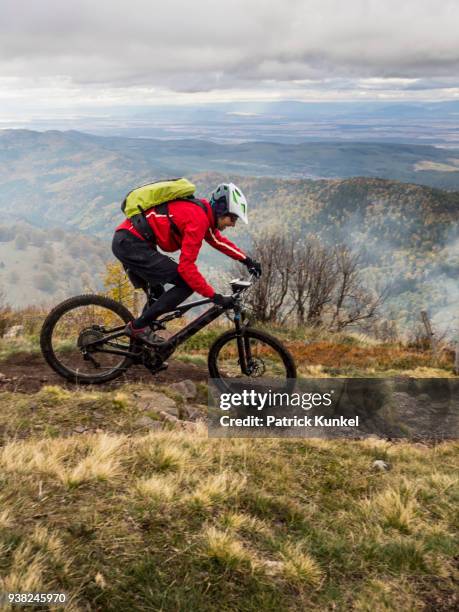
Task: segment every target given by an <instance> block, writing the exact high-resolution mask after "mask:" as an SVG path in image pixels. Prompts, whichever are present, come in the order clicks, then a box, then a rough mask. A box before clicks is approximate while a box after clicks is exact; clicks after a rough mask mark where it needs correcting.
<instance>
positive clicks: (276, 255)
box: [247, 232, 293, 323]
mask: <svg viewBox="0 0 459 612" xmlns="http://www.w3.org/2000/svg"><path fill="white" fill-rule="evenodd" d="M251 256H252V257H253V258H254V259H256V260H257V261H259V262H260V263H261V266H262V269H263V274H262V276H261V278H260V280H259V281H258V282H257V283H256V284H255V285H254V287H253V290H252V291H251V292H250V294H249V295H248V296H247V303H248V305H249V307H250V308H251V310H252V311H253V313H254V315H255V317H256V319H257V320H258V321H261V322H268V321H271V322H279V323H282V322H283V321H284V320H285V318H286V316H287V314H288V313H287V311H286V308H285V306H286V299H287V294H288V286H289V276H290V274H291V268H292V264H293V250H292V242H291V240H289V239H288V238H287V236H285V235H280V234H278V233H276V234H271V233H269V232H264V233H263V234H262V235H261V236H259V237H257V238H256V239H254V247H253V251H252V253H251Z"/></svg>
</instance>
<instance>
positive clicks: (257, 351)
mask: <svg viewBox="0 0 459 612" xmlns="http://www.w3.org/2000/svg"><path fill="white" fill-rule="evenodd" d="M254 280H255V277H254V276H253V275H252V276H251V277H250V279H249V280H244V279H235V280H233V281H231V283H230V284H231V290H232V294H231V295H232V298H233V300H232V306H230V307H228V308H224V307H221V306H217V305H214V304H213V302H212V301H211V300H210V299H200V300H196V301H193V302H189V303H185V304H183V305H181V306H177V308H176V309H175V310H173V311H172V312H169V313H166V314H164V315H162V316H161V317H160V318H158V320H157V321H156V322H155V329H156V328H157V329H166V323H168V322H169V321H172V320H173V319H177V318H180V317H182V316H183V315H184V314H185V313H186V312H187V311H189V310H190V309H192V308H197V307H202V306H204V305H208V304H212V306H211V307H210V308H209V309H208V310H206V311H205V312H203V313H202V314H200V315H199V316H197V317H196V318H195V319H194V320H192V321H191V322H190V323H188V324H187V325H185V326H184V327H183V328H182V329H180V330H179V331H178V332H176V333H175V334H174V335H172V336H171V337H170V338H167V339H162V338H160V339H158V341H157V342H156V341H155V345H154V346H147V345H145V344H143V343H139V342H138V341H136V340H134V339H132V338H130V337H129V336H127V335H126V333H125V327H126V324H127V323H128V322H129V321H131V320H132V319H134V316H133V314H132V313H131V312H130V311H129V310H128V309H127V308H126V306H124V305H123V304H121V303H120V302H116V301H115V300H113V299H111V298H109V297H106V296H103V295H79V296H76V297H72V298H70V299H68V300H66V301H64V302H62V303H61V304H59V305H58V306H56V307H55V308H54V309H53V310H52V311H51V312H50V313H49V315H48V316H47V318H46V320H45V322H44V324H43V327H42V330H41V336H40V346H41V350H42V353H43V356H44V358H45V359H46V361H47V362H48V364H49V365H50V366H51V368H52V369H53V370H54V371H55V372H57V373H58V374H60V375H61V376H62V377H64V378H65V379H66V380H68V381H70V382H72V383H78V384H92V385H93V384H100V383H106V382H108V381H111V380H114V379H116V378H118V377H119V376H122V375H123V373H125V372H126V370H127V369H128V368H129V367H130V366H132V365H133V364H142V365H144V366H145V367H146V368H147V369H148V370H149V371H150V372H151V373H152V374H155V373H157V372H160V371H161V370H164V369H165V368H167V361H166V360H167V359H168V358H169V357H170V356H171V355H172V354H173V353H174V351H175V350H176V349H177V347H179V346H180V345H181V344H183V343H184V342H186V341H187V340H188V339H189V338H191V337H192V336H194V334H196V333H197V332H199V331H200V330H202V329H203V328H204V327H206V326H207V325H209V323H211V322H212V321H214V320H215V319H217V318H218V317H220V316H221V315H223V314H227V315H228V317H229V318H230V320H231V321H232V322H233V323H234V329H232V330H229V331H227V332H224V333H222V335H221V336H219V337H218V338H217V339H216V340H215V341H214V342H213V344H212V345H211V347H210V349H209V355H208V369H209V376H210V378H212V379H216V381H218V383H217V384H218V386H219V387H220V388H221V389H226V390H228V389H230V388H231V384H232V383H235V382H236V381H239V382H245V383H251V382H252V381H253V382H255V381H258V382H261V381H262V379H263V380H264V379H276V380H277V381H280V382H281V386H282V388H284V389H291V388H293V385H294V380H295V378H296V368H295V363H294V360H293V357H292V356H291V354H290V352H289V351H288V350H287V349H286V348H285V347H284V346H283V345H282V343H281V342H279V340H277V339H276V338H274V337H273V336H271V335H270V334H267V333H266V332H264V331H259V330H256V329H253V328H252V327H250V323H249V320H248V318H247V313H246V310H245V307H244V304H243V299H242V298H243V294H244V293H245V292H246V291H247V290H248V289H250V287H251V286H252V284H253V282H254ZM155 289H156V288H155V287H150V286H148V287H147V288H146V294H147V305H149V304H152V303H153V302H154V301H155V299H157V298H156V297H155V296H156V295H157V294H156V293H155V291H154V290H155Z"/></svg>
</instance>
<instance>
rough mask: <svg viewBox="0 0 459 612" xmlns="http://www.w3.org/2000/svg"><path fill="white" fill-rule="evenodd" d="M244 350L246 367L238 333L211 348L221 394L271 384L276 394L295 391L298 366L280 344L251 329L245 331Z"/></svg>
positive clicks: (210, 363)
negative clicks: (239, 388)
mask: <svg viewBox="0 0 459 612" xmlns="http://www.w3.org/2000/svg"><path fill="white" fill-rule="evenodd" d="M242 347H243V350H242V360H243V361H244V362H245V363H243V364H241V354H240V350H239V347H238V334H237V332H236V331H235V330H234V331H229V332H226V333H225V334H223V335H222V336H220V337H219V338H217V340H216V341H215V342H214V343H213V345H212V346H211V347H210V351H209V358H208V366H209V374H210V377H211V378H213V379H215V384H216V385H217V387H218V388H219V389H220V390H224V391H228V390H235V389H236V388H237V387H240V385H241V383H242V384H244V385H247V384H250V385H254V384H257V385H260V384H266V383H268V382H269V383H270V385H272V384H275V387H276V390H283V391H291V390H293V388H294V386H295V379H296V367H295V362H294V360H293V357H292V356H291V354H290V353H289V351H288V350H287V349H286V348H285V346H283V344H282V343H281V342H279V340H277V339H276V338H274V337H273V336H270V335H269V334H267V333H265V332H261V331H258V330H256V329H252V328H250V327H247V328H245V329H243V330H242ZM243 367H245V369H246V371H245V372H244V371H243Z"/></svg>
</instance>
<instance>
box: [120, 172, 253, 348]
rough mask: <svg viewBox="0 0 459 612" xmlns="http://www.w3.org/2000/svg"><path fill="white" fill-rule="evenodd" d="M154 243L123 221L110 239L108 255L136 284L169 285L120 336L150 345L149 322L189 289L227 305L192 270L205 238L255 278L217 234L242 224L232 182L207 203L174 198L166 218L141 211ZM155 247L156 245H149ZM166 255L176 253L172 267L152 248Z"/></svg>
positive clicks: (242, 208) (242, 201)
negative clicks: (126, 336)
mask: <svg viewBox="0 0 459 612" xmlns="http://www.w3.org/2000/svg"><path fill="white" fill-rule="evenodd" d="M145 217H146V220H147V222H148V225H149V227H150V228H151V231H152V232H153V236H154V241H155V242H153V241H152V240H146V238H145V237H144V236H142V235H141V234H140V233H139V232H138V231H137V230H136V228H135V227H134V225H133V223H132V222H131V221H130V220H129V219H127V220H125V221H123V223H121V224H120V225H119V226H118V227H117V228H116V231H115V235H114V237H113V244H112V250H113V253H114V255H115V256H116V257H117V258H118V259H119V260H120V261H121V263H122V264H123V266H124V267H125V268H126V269H127V270H128V271H129V273H130V276H131V278H132V275H134V278H136V279H137V281H139V280H140V283H139V285H140V286H142V281H143V284H145V283H148V284H149V285H151V286H154V285H164V284H166V283H168V284H172V285H174V286H173V287H172V288H171V289H169V291H166V292H163V293H162V295H160V291H161V290H160V291H158V296H159V297H158V299H157V300H156V301H155V302H154V303H153V304H152V305H150V306H148V305H147V306H146V308H145V309H144V311H143V313H142V314H141V316H140V317H138V318H137V319H135V320H134V321H131V322H130V323H128V325H127V327H126V334H127V335H129V336H130V337H132V338H134V339H136V340H139V341H141V342H144V343H146V344H154V342H155V338H154V333H153V334H152V329H153V330H154V329H155V320H156V319H157V318H158V317H159V316H160V315H161V314H164V313H165V312H169V311H171V310H174V308H176V306H178V304H180V303H181V302H183V301H184V300H185V299H186V298H188V297H189V296H190V295H191V294H192V293H193V292H194V291H196V293H199V294H200V295H202V296H203V297H206V298H210V299H211V300H212V301H213V302H214V303H215V304H217V305H218V306H223V307H226V306H229V305H230V303H231V300H232V298H231V297H225V296H223V295H221V294H219V293H216V291H215V289H214V288H213V287H212V286H211V285H209V283H208V282H207V281H206V279H205V278H204V277H203V276H202V274H201V273H200V272H199V270H198V268H197V266H196V259H197V257H198V255H199V251H200V249H201V246H202V241H203V240H205V241H206V242H207V243H208V244H210V245H211V246H212V247H214V248H215V249H217V250H218V251H221V252H222V253H224V254H225V255H228V257H231V258H232V259H235V260H236V261H239V262H241V263H242V264H244V265H245V266H246V267H247V268H248V269H249V271H250V272H252V273H254V274H256V275H257V276H260V275H261V266H260V264H259V263H258V262H256V261H253V260H252V259H251V258H250V257H248V256H247V255H246V254H245V253H244V252H243V251H242V250H241V249H240V248H238V247H237V246H236V245H235V244H233V243H232V242H231V241H230V240H228V238H225V237H224V236H222V234H221V233H220V232H221V231H223V230H225V229H226V228H227V227H234V226H235V224H236V221H237V220H238V219H242V220H243V221H244V223H248V219H247V200H246V198H245V196H244V194H243V193H242V191H241V190H240V189H239V188H238V187H237V186H236V185H234V184H233V183H222V184H221V185H218V187H217V188H216V189H215V191H213V192H212V194H211V197H210V202H209V201H207V200H205V199H200V200H196V201H194V202H193V201H190V200H186V199H184V200H174V201H171V202H169V203H168V210H167V214H164V213H163V212H162V211H161V212H160V211H159V209H156V210H155V208H152V209H150V210H148V211H146V213H145ZM155 243H156V244H155ZM157 247H159V248H160V249H161V250H162V251H165V252H168V253H171V252H174V251H177V250H178V249H180V251H181V252H180V258H179V262H178V264H177V263H176V262H175V261H174V260H173V259H171V258H170V257H168V256H167V255H164V254H162V253H160V252H159V251H158V250H157Z"/></svg>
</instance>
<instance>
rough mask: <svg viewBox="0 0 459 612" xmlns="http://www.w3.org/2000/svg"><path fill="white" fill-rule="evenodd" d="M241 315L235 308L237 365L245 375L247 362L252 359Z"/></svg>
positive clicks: (247, 366)
mask: <svg viewBox="0 0 459 612" xmlns="http://www.w3.org/2000/svg"><path fill="white" fill-rule="evenodd" d="M241 320H242V315H241V312H240V310H236V311H235V313H234V325H235V327H236V342H237V350H238V353H239V365H240V366H241V371H242V373H243V374H245V375H246V376H249V375H250V371H249V363H250V362H251V360H252V353H251V349H250V339H249V338H248V337H247V336H246V335H245V334H244V327H245V326H244V325H242V324H241Z"/></svg>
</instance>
